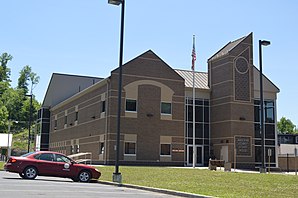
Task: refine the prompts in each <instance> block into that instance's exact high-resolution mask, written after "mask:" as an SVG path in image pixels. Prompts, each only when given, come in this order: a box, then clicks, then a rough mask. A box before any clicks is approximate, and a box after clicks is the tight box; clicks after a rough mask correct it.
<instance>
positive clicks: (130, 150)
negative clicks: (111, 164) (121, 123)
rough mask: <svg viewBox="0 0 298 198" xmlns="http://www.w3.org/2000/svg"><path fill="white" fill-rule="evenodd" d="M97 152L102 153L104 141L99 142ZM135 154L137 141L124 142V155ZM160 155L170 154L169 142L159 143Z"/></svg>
mask: <svg viewBox="0 0 298 198" xmlns="http://www.w3.org/2000/svg"><path fill="white" fill-rule="evenodd" d="M99 153H100V154H103V153H104V143H103V142H102V143H101V144H100V148H99ZM136 154H137V143H136V142H124V155H133V156H135V155H136ZM160 155H161V156H169V155H171V144H160Z"/></svg>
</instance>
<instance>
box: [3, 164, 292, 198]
mask: <svg viewBox="0 0 298 198" xmlns="http://www.w3.org/2000/svg"><path fill="white" fill-rule="evenodd" d="M3 165H4V162H0V170H1V169H2V170H3ZM98 169H99V170H100V171H101V173H102V176H101V177H100V180H105V181H112V175H113V172H114V166H100V167H98ZM120 172H121V174H122V180H123V183H126V184H134V185H140V186H148V187H154V188H163V189H170V190H176V191H182V192H188V193H194V194H202V195H209V196H216V197H270V198H271V197H273V198H274V197H283V198H286V197H297V190H298V185H297V184H298V176H295V175H284V174H253V173H235V172H223V171H210V170H201V169H189V168H166V167H128V166H121V167H120Z"/></svg>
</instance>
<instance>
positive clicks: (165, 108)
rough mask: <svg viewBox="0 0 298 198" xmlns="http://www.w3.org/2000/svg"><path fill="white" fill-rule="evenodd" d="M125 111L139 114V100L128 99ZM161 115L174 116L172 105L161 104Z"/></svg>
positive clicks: (167, 103)
mask: <svg viewBox="0 0 298 198" xmlns="http://www.w3.org/2000/svg"><path fill="white" fill-rule="evenodd" d="M125 111H128V112H137V100H134V99H126V102H125ZM160 113H161V114H172V103H169V102H161V104H160Z"/></svg>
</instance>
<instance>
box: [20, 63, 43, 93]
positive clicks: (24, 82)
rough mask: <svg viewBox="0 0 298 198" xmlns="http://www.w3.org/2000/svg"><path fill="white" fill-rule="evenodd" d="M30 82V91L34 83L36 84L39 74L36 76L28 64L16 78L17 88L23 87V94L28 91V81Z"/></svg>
mask: <svg viewBox="0 0 298 198" xmlns="http://www.w3.org/2000/svg"><path fill="white" fill-rule="evenodd" d="M28 81H29V82H30V86H31V87H30V90H31V91H32V89H33V87H34V85H36V84H38V82H39V76H37V74H36V73H34V72H32V69H31V67H30V66H29V65H26V66H25V67H24V68H23V69H22V70H21V71H20V77H19V79H18V89H23V90H24V92H25V94H27V93H28V91H29V88H28V86H29V83H28Z"/></svg>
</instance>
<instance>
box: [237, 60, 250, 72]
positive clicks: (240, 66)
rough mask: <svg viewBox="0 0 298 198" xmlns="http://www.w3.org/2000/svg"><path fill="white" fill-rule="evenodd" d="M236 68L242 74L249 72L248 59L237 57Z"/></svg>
mask: <svg viewBox="0 0 298 198" xmlns="http://www.w3.org/2000/svg"><path fill="white" fill-rule="evenodd" d="M235 68H236V70H237V72H239V73H240V74H245V73H246V72H248V62H247V60H246V59H245V58H244V57H239V58H237V60H236V62H235Z"/></svg>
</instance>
